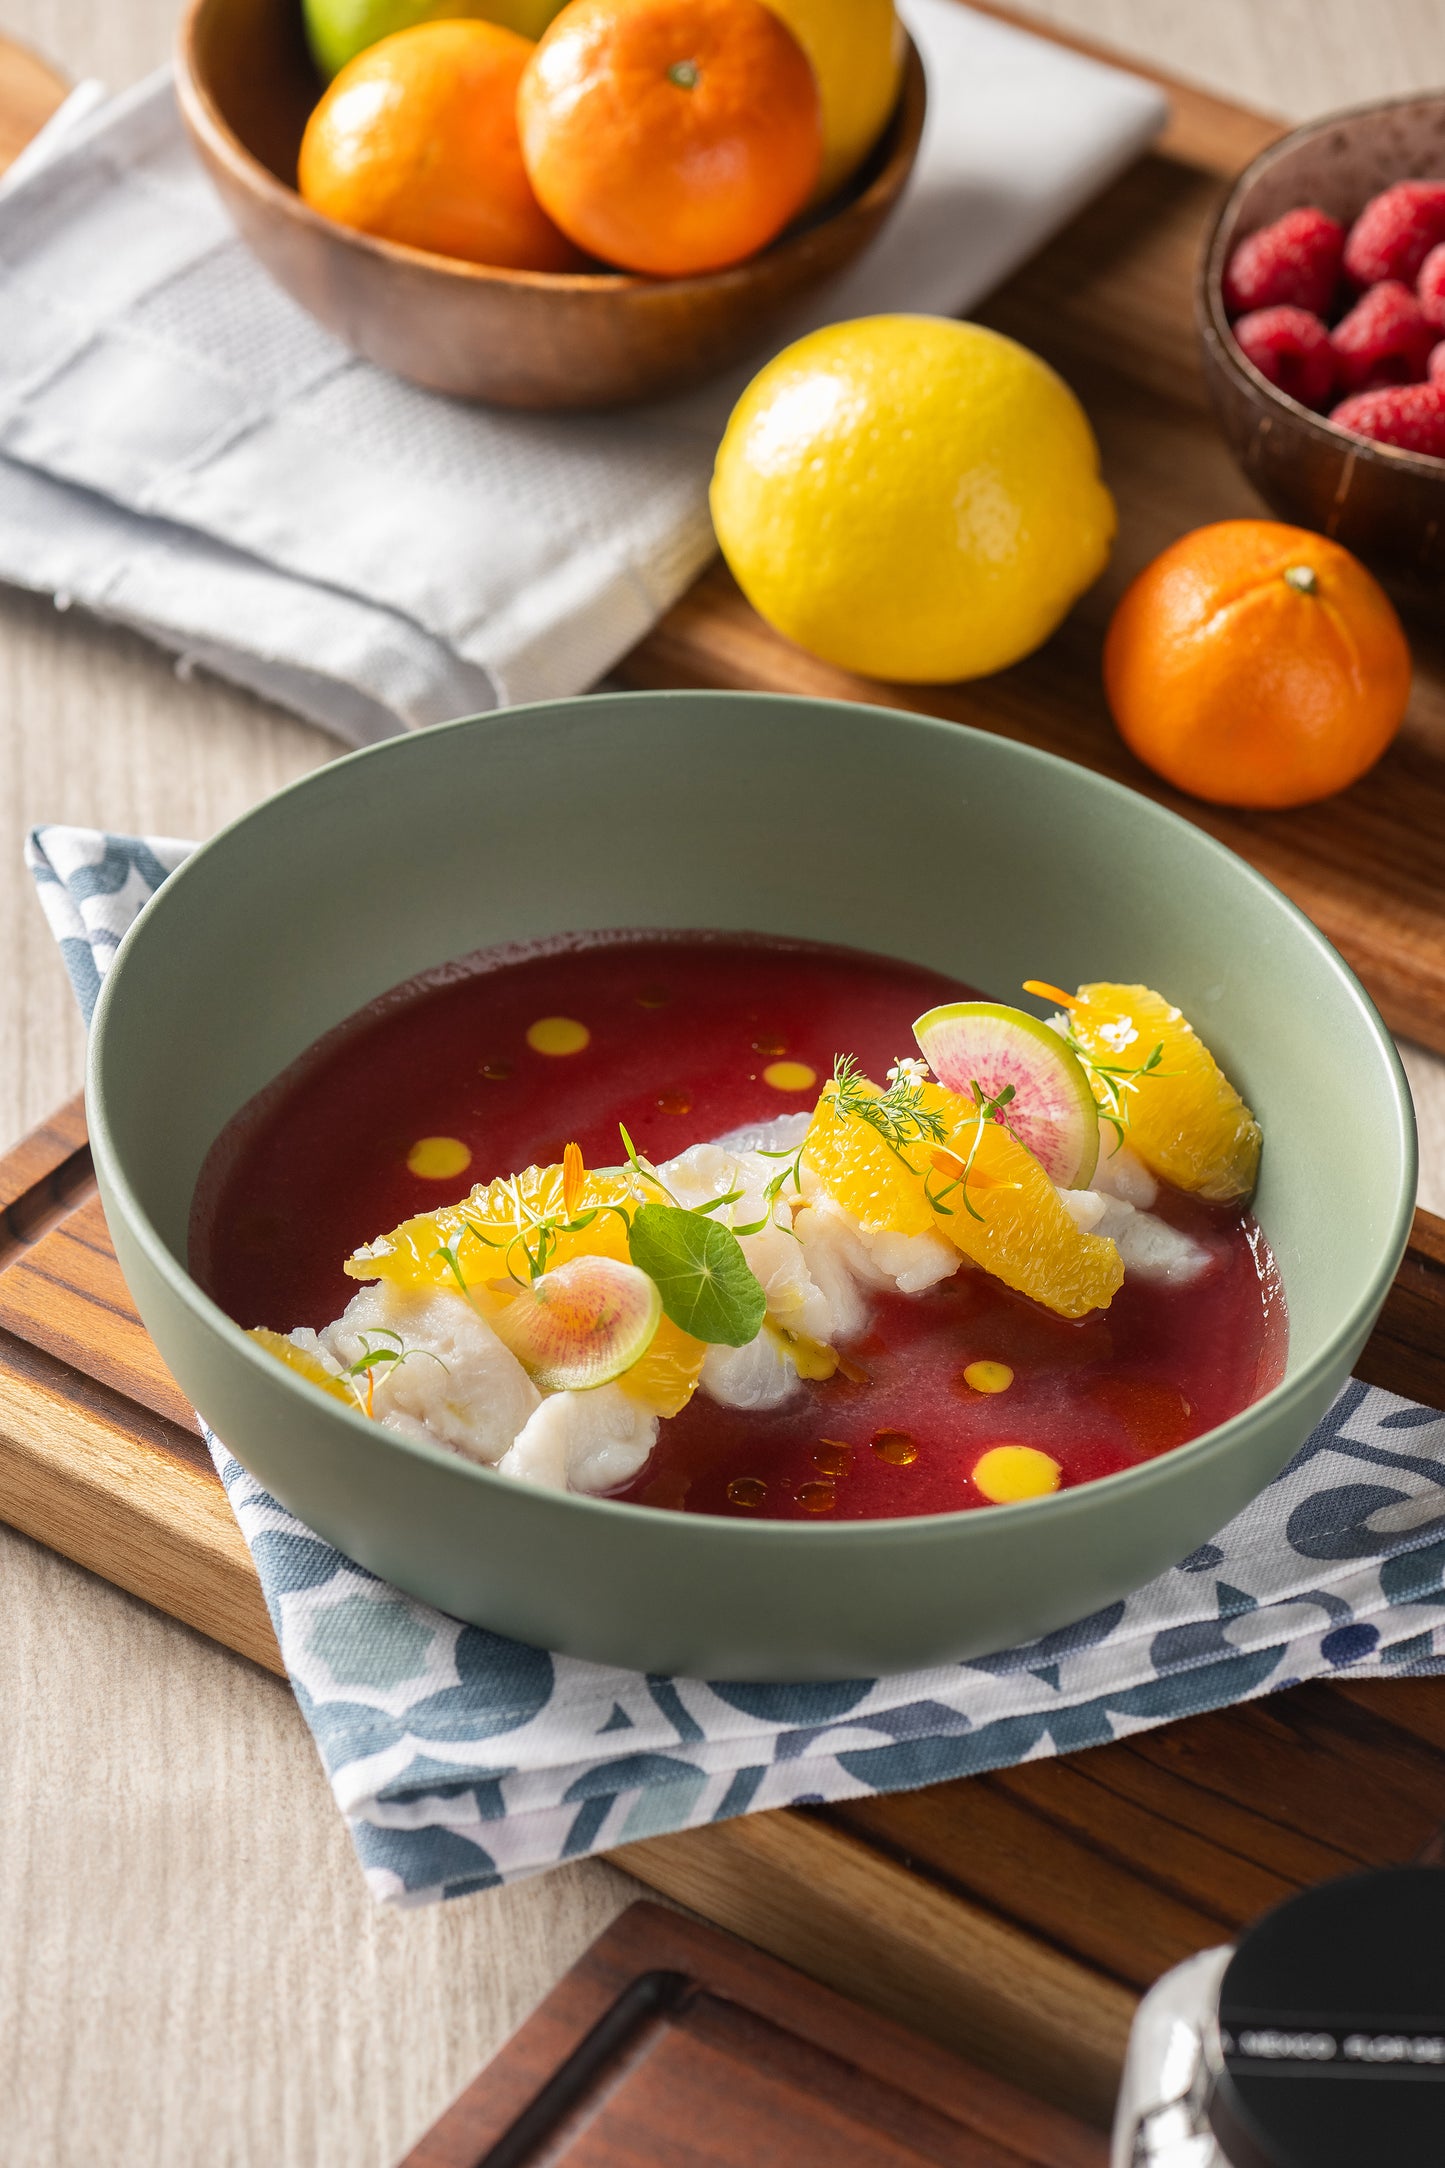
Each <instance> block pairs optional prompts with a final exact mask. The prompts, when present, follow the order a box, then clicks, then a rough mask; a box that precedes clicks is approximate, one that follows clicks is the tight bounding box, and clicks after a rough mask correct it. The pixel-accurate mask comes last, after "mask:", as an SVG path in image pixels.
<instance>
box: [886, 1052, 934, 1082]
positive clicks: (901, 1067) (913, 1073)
mask: <svg viewBox="0 0 1445 2168" xmlns="http://www.w3.org/2000/svg"><path fill="white" fill-rule="evenodd" d="M888 1081H889V1083H890V1084H926V1083H927V1082H928V1064H927V1062H926V1061H919V1060H917V1059H916V1057H915V1056H913V1055H911V1054H905V1055H904V1057H903V1059H902V1060H901V1061H895V1062H894V1064H893V1066H892V1068H891V1069H890V1070H889V1072H888Z"/></svg>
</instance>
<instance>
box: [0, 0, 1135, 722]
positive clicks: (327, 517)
mask: <svg viewBox="0 0 1445 2168" xmlns="http://www.w3.org/2000/svg"><path fill="white" fill-rule="evenodd" d="M903 12H904V13H905V15H906V18H907V21H908V24H909V27H910V29H911V30H912V32H913V35H914V37H915V39H916V40H917V42H918V45H919V47H920V50H921V51H922V53H923V56H924V60H925V64H926V67H927V70H928V79H929V118H928V124H927V128H926V131H925V136H924V141H923V145H922V148H921V151H920V155H919V160H918V165H917V168H916V170H915V173H914V176H913V179H912V182H911V184H910V186H909V189H908V192H907V194H906V197H905V199H904V202H903V203H902V205H901V206H900V207H899V209H898V211H897V212H896V213H895V215H894V217H893V219H892V221H891V222H890V224H889V225H888V226H887V227H886V228H885V230H884V233H883V235H882V236H881V238H880V239H879V241H878V242H877V243H875V245H874V246H873V248H872V249H871V250H870V251H869V253H868V254H867V255H866V256H865V257H864V258H863V259H862V260H861V261H860V262H859V263H858V264H857V265H856V266H855V267H854V268H853V269H852V270H851V271H849V272H848V273H846V274H845V275H844V276H843V277H842V278H840V279H839V280H837V281H835V282H834V283H833V285H832V286H830V287H829V288H828V289H827V290H826V291H825V292H824V293H823V294H821V295H819V296H815V297H814V298H813V299H812V300H811V301H810V302H809V304H808V305H807V306H806V308H804V309H803V310H801V311H800V312H799V313H798V315H797V317H796V319H795V320H794V321H793V322H792V323H791V324H789V325H788V326H787V327H786V330H785V333H784V335H783V336H780V337H779V338H778V339H777V340H776V342H775V345H779V346H780V345H782V344H785V343H786V342H787V340H788V339H790V338H793V337H796V336H797V335H798V334H799V333H800V332H802V331H804V330H808V329H811V328H812V327H813V326H814V325H816V324H819V323H823V322H829V321H836V320H839V319H843V318H848V317H855V316H862V315H869V314H873V313H875V312H877V311H882V310H896V309H912V310H924V311H931V312H950V311H957V310H960V309H964V308H967V307H968V306H970V305H971V304H972V303H974V302H976V301H977V300H978V299H979V298H980V297H981V296H982V295H984V294H985V293H987V292H988V291H989V289H990V288H991V287H993V286H995V285H996V284H997V283H998V282H999V281H1000V280H1001V279H1002V278H1003V277H1004V276H1005V275H1006V274H1007V273H1008V272H1009V271H1011V270H1012V269H1013V268H1014V267H1015V266H1016V265H1018V264H1019V263H1021V262H1022V261H1023V259H1024V258H1025V257H1027V256H1028V255H1029V254H1030V253H1031V252H1032V251H1033V250H1035V249H1036V248H1037V247H1038V246H1039V245H1040V244H1041V243H1042V242H1043V241H1044V240H1045V239H1046V238H1047V237H1048V236H1049V235H1050V234H1051V233H1053V232H1054V231H1056V230H1057V228H1058V227H1059V226H1060V225H1062V224H1063V223H1064V222H1065V221H1066V220H1067V219H1068V218H1070V217H1071V216H1072V215H1073V213H1074V212H1075V211H1076V210H1077V209H1078V208H1079V207H1080V205H1081V204H1083V203H1084V202H1086V201H1087V200H1088V198H1089V197H1090V196H1091V195H1093V194H1095V193H1096V192H1097V191H1098V190H1099V189H1100V188H1101V187H1103V186H1104V185H1105V183H1106V182H1107V181H1109V180H1110V179H1111V178H1112V177H1113V176H1114V175H1115V174H1116V173H1117V172H1119V171H1120V170H1122V168H1123V167H1124V166H1126V165H1127V164H1128V163H1129V162H1130V161H1131V160H1132V159H1133V158H1134V157H1135V156H1136V155H1137V154H1138V153H1139V151H1140V150H1141V149H1142V148H1143V147H1144V145H1145V144H1146V143H1147V142H1148V141H1149V139H1150V138H1151V137H1152V136H1153V134H1154V133H1155V132H1156V131H1157V129H1158V128H1159V126H1160V125H1161V123H1162V120H1163V117H1164V112H1165V107H1164V101H1163V99H1162V98H1161V96H1160V94H1159V93H1158V91H1157V90H1155V89H1154V88H1153V87H1152V86H1151V85H1149V84H1147V83H1144V82H1142V81H1140V80H1139V79H1138V78H1137V77H1135V76H1131V75H1127V74H1125V73H1123V72H1121V71H1119V70H1117V69H1113V68H1107V67H1103V66H1101V65H1099V64H1098V63H1097V62H1095V61H1091V60H1086V59H1083V58H1081V57H1080V56H1079V55H1078V54H1075V53H1070V52H1067V51H1065V50H1064V49H1062V48H1061V47H1059V46H1056V45H1051V44H1049V43H1047V42H1046V41H1044V40H1042V39H1039V38H1036V37H1031V36H1029V35H1027V34H1026V33H1024V32H1023V31H1019V30H1014V29H1011V28H1009V27H1008V26H1006V25H1003V24H1000V23H997V22H993V21H990V20H989V19H988V18H986V17H984V16H981V15H975V14H974V13H972V11H971V10H969V9H968V8H966V7H963V6H960V5H958V4H957V0H904V7H903ZM75 115H76V109H75V108H74V107H72V108H71V109H70V111H69V114H68V116H67V123H68V124H67V125H66V126H65V128H64V129H63V130H62V131H60V132H59V133H58V134H57V135H56V137H55V138H54V142H55V149H54V155H53V156H51V157H48V158H43V157H42V158H40V159H39V162H37V155H36V154H35V153H34V152H33V151H32V153H31V155H30V157H29V160H28V166H29V170H28V172H27V173H26V175H25V176H24V177H23V178H22V179H21V180H20V181H19V183H18V185H16V186H15V187H13V188H11V189H9V190H7V191H5V193H4V195H3V198H0V323H3V325H4V336H3V338H0V579H6V580H10V581H13V582H16V583H18V584H19V585H22V586H26V587H31V588H36V589H39V590H40V591H42V592H48V593H51V594H53V595H54V596H55V598H56V600H57V602H58V603H60V604H62V606H63V605H64V604H66V603H68V602H70V601H75V602H78V603H82V604H84V605H86V606H87V607H88V608H90V609H93V610H96V611H99V612H101V613H102V614H104V615H105V616H107V617H111V618H114V619H117V620H119V621H121V622H123V623H126V624H129V625H133V626H136V627H138V628H139V629H140V630H141V631H143V632H145V633H148V634H149V635H150V636H151V637H153V638H154V639H156V640H158V641H160V642H162V643H163V644H164V645H165V646H166V647H168V648H171V649H174V650H176V651H177V652H178V653H179V654H181V655H182V656H183V657H186V658H188V659H189V660H191V661H194V662H199V663H201V664H204V665H205V666H207V667H209V668H210V669H213V670H215V671H217V672H219V673H220V674H221V675H223V676H225V677H228V678H231V679H234V680H235V681H237V682H238V683H240V684H243V685H247V686H250V687H251V688H253V689H254V690H256V691H258V692H260V693H261V694H263V695H264V696H265V697H266V698H268V699H271V700H275V701H277V702H279V703H280V704H281V705H283V706H285V707H289V708H292V709H294V710H295V711H296V712H297V713H298V714H301V715H304V716H307V717H308V718H309V719H310V720H311V721H313V722H316V723H319V724H320V725H321V726H322V727H323V728H324V729H327V730H330V731H332V732H334V733H335V734H336V735H337V736H338V737H340V738H344V739H346V740H347V741H348V742H349V743H351V744H365V743H368V742H370V741H371V740H374V739H377V738H381V737H386V736H389V735H390V734H391V733H392V732H393V731H395V730H396V729H398V728H401V727H405V726H416V725H420V724H425V723H432V722H439V721H442V720H445V719H447V718H449V717H451V716H454V715H460V714H467V713H473V712H477V711H479V710H482V709H485V708H489V707H492V706H494V705H503V704H506V703H509V702H514V701H528V700H543V699H548V698H552V697H554V696H560V695H564V694H571V693H576V692H580V691H583V690H585V688H586V687H587V686H589V685H592V684H594V683H595V682H596V681H597V679H598V678H599V677H601V676H602V675H603V673H604V672H605V671H606V670H607V669H609V668H610V666H611V665H612V664H613V663H614V662H616V661H617V660H618V658H619V657H620V656H622V655H623V654H625V653H626V652H627V650H628V649H629V648H630V647H632V646H633V645H635V643H636V642H637V641H638V640H640V639H641V638H642V637H643V635H644V634H645V633H646V632H647V631H648V630H649V628H650V627H651V626H652V625H653V624H654V623H655V622H656V620H657V619H658V618H659V617H660V616H661V615H662V613H663V612H664V611H665V610H666V609H667V608H668V607H669V606H670V605H671V604H672V603H673V602H674V601H675V600H676V599H677V597H678V596H679V595H680V594H682V593H683V591H684V590H685V589H686V588H687V587H688V586H689V584H690V583H691V582H692V580H693V579H694V578H695V577H696V576H697V574H698V573H699V572H700V571H701V569H702V567H703V566H704V564H705V563H706V562H707V560H708V558H709V556H710V555H711V553H712V549H713V540H712V530H711V526H710V523H709V520H708V513H707V494H706V493H707V481H708V475H709V473H710V470H711V465H712V457H713V452H714V449H715V447H716V444H717V441H718V438H719V436H720V435H721V432H722V427H723V423H724V422H725V420H726V417H727V414H728V412H729V411H730V408H731V405H732V403H733V400H734V399H735V397H736V395H737V393H738V391H739V390H740V389H741V387H742V385H743V383H744V382H746V380H747V378H748V377H749V375H750V374H751V373H752V370H753V369H754V368H755V367H757V366H758V365H759V362H760V360H761V359H762V357H758V358H757V360H755V361H753V362H751V363H749V364H748V366H747V367H746V368H743V369H741V370H739V371H734V372H733V373H732V374H731V376H730V377H729V378H727V379H725V380H723V381H721V382H719V383H717V384H714V385H710V386H708V387H706V388H704V389H703V390H702V391H701V392H698V393H695V394H693V395H692V396H690V397H688V398H686V399H680V400H675V401H671V402H667V403H664V404H659V405H655V406H650V407H646V408H640V409H632V410H627V411H623V412H618V413H614V414H607V415H592V416H580V415H537V414H518V413H506V412H503V411H500V410H497V409H486V408H481V407H470V406H467V405H465V404H464V403H462V402H460V401H458V400H453V399H447V398H443V397H441V396H439V395H436V394H433V393H430V392H424V391H420V390H418V389H416V387H415V386H413V385H410V384H406V383H403V382H401V381H400V380H399V379H397V378H394V377H390V376H388V375H387V374H386V373H385V372H384V371H382V370H380V369H377V368H374V367H373V366H372V365H371V364H370V363H368V362H363V361H360V360H357V359H356V358H355V357H354V356H352V355H351V354H350V353H349V352H348V351H347V350H346V349H345V348H344V347H342V346H341V345H340V344H339V343H338V342H337V341H336V340H335V339H333V338H332V337H331V336H330V334H329V333H327V332H325V331H323V330H322V329H321V328H320V327H319V325H317V324H315V323H313V322H312V320H311V318H310V317H309V316H307V315H305V314H304V313H303V311H302V310H300V309H299V308H298V307H297V306H296V305H295V304H294V303H293V302H291V301H290V300H289V299H288V298H287V297H286V295H285V294H283V293H282V292H281V290H280V289H279V287H277V286H275V285H273V284H272V282H271V281H270V279H269V278H268V277H267V275H266V274H265V272H263V271H262V270H261V269H260V267H259V265H258V264H256V262H255V261H254V260H253V259H252V257H251V256H250V255H249V253H248V252H247V251H246V249H245V248H244V246H243V245H242V243H241V242H240V241H239V240H238V239H237V237H236V235H235V233H234V232H233V230H232V228H231V226H230V224H229V222H228V220H227V218H226V216H225V213H224V212H223V211H222V209H221V206H220V203H219V201H218V199H217V198H216V196H215V195H214V194H213V192H212V189H211V186H210V183H209V182H208V180H207V179H206V177H205V174H204V173H203V171H202V170H201V167H200V166H199V164H198V163H197V161H196V160H195V158H194V157H193V156H192V154H191V151H190V149H189V147H188V144H187V142H186V139H185V136H184V134H183V132H182V128H181V123H180V118H179V115H178V112H177V109H176V104H175V98H174V94H173V91H172V88H171V84H170V81H169V78H168V77H157V78H153V79H152V80H151V81H149V82H147V83H143V84H141V85H140V86H139V87H138V88H137V89H135V90H132V91H129V92H127V93H126V94H125V95H123V96H121V97H118V98H116V99H114V100H113V101H111V102H110V103H108V104H106V105H104V106H103V107H101V109H100V110H99V111H96V112H92V113H90V114H89V116H88V117H86V116H84V114H82V116H81V117H80V118H78V119H77V118H76V117H75ZM44 149H45V146H44V145H42V146H41V150H42V151H43V150H44Z"/></svg>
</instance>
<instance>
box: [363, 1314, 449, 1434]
mask: <svg viewBox="0 0 1445 2168" xmlns="http://www.w3.org/2000/svg"><path fill="white" fill-rule="evenodd" d="M373 1340H391V1341H393V1342H395V1345H394V1346H392V1347H373V1346H372V1344H371V1343H372V1341H373ZM361 1345H362V1349H363V1353H362V1354H360V1355H358V1356H357V1358H356V1361H355V1362H354V1363H348V1365H347V1367H346V1368H345V1369H344V1370H343V1371H342V1373H341V1375H342V1376H343V1377H344V1378H351V1379H353V1380H356V1379H361V1378H365V1380H366V1412H367V1414H368V1415H370V1416H373V1417H374V1416H375V1413H376V1405H375V1403H376V1373H377V1371H378V1370H380V1369H382V1368H383V1367H385V1369H386V1375H387V1376H388V1377H392V1376H394V1375H395V1373H396V1372H397V1371H398V1370H399V1369H400V1368H401V1366H402V1364H403V1363H406V1362H410V1361H411V1359H412V1357H413V1356H414V1355H425V1356H426V1358H427V1360H428V1362H434V1363H441V1367H442V1369H443V1370H445V1369H446V1368H447V1365H446V1364H445V1363H444V1362H442V1359H441V1357H440V1355H436V1354H433V1352H432V1350H431V1349H430V1348H429V1347H408V1346H407V1344H406V1342H405V1341H404V1340H403V1339H402V1337H401V1334H400V1333H399V1332H393V1331H392V1330H391V1327H390V1326H389V1325H370V1326H368V1327H367V1329H366V1330H365V1331H364V1332H363V1333H362V1335H361ZM352 1390H353V1391H354V1392H355V1393H356V1395H357V1398H358V1399H360V1397H361V1392H360V1386H359V1385H357V1384H353V1387H352Z"/></svg>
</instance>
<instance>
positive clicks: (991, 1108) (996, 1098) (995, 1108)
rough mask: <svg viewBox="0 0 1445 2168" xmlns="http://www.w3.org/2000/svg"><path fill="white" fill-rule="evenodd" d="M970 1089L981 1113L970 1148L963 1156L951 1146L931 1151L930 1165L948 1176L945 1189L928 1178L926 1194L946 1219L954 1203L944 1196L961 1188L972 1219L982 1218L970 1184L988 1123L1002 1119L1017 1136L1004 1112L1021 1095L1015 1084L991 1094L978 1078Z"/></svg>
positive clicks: (950, 1215)
mask: <svg viewBox="0 0 1445 2168" xmlns="http://www.w3.org/2000/svg"><path fill="white" fill-rule="evenodd" d="M969 1090H970V1091H971V1092H972V1094H973V1103H974V1106H975V1108H976V1109H977V1112H976V1114H975V1116H974V1123H973V1136H972V1138H971V1139H970V1141H969V1147H968V1150H967V1152H966V1153H964V1155H963V1156H962V1157H960V1156H959V1154H958V1153H957V1152H953V1151H949V1150H947V1149H945V1150H942V1151H934V1152H930V1154H929V1165H930V1166H931V1167H932V1169H933V1171H934V1173H935V1174H941V1175H944V1176H946V1177H947V1180H946V1182H945V1184H944V1187H943V1188H942V1189H941V1190H936V1189H934V1187H933V1186H932V1184H931V1182H929V1181H928V1180H927V1179H926V1178H925V1180H924V1185H923V1188H924V1194H925V1195H926V1197H927V1198H928V1201H929V1203H930V1204H931V1205H932V1207H933V1209H934V1211H935V1212H941V1213H942V1214H943V1216H944V1218H945V1219H952V1217H953V1206H952V1205H951V1204H945V1202H944V1199H945V1198H946V1197H951V1196H952V1194H953V1192H954V1191H955V1190H959V1191H961V1193H962V1199H963V1209H964V1211H965V1212H967V1214H968V1216H969V1218H970V1219H976V1220H980V1221H981V1220H982V1218H983V1214H982V1212H980V1211H979V1209H978V1206H977V1205H976V1204H975V1203H974V1201H973V1199H972V1197H970V1195H969V1193H968V1185H969V1182H970V1180H971V1179H972V1178H973V1171H974V1167H973V1163H974V1161H975V1160H976V1159H977V1158H978V1148H979V1146H980V1145H981V1144H982V1142H983V1134H984V1125H985V1124H986V1123H988V1122H998V1123H1000V1124H1001V1126H1002V1127H1003V1128H1005V1129H1008V1131H1009V1135H1010V1136H1012V1135H1013V1131H1012V1129H1009V1124H1008V1117H1007V1116H1006V1114H1005V1113H1004V1109H1005V1107H1008V1106H1011V1105H1012V1104H1013V1101H1014V1099H1015V1097H1016V1096H1017V1094H1016V1092H1015V1089H1014V1086H1013V1085H1012V1084H1005V1086H1004V1088H1003V1090H1002V1091H1001V1092H995V1093H993V1094H992V1096H990V1094H989V1093H988V1092H986V1091H985V1090H984V1088H983V1086H982V1085H981V1084H980V1083H979V1081H978V1078H977V1077H974V1078H973V1079H972V1080H971V1081H970V1083H969ZM1017 1186H1018V1185H1017V1183H1009V1184H1006V1185H1005V1184H997V1183H992V1182H991V1183H990V1184H989V1187H990V1188H999V1187H1008V1188H1017Z"/></svg>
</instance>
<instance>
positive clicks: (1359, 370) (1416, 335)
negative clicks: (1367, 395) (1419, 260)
mask: <svg viewBox="0 0 1445 2168" xmlns="http://www.w3.org/2000/svg"><path fill="white" fill-rule="evenodd" d="M1330 343H1331V345H1332V346H1333V347H1334V350H1335V361H1336V364H1337V366H1338V368H1339V376H1340V382H1341V383H1342V384H1343V385H1344V387H1345V389H1346V391H1364V390H1366V389H1369V390H1372V391H1375V390H1382V389H1383V388H1384V387H1385V386H1386V385H1388V384H1418V383H1419V381H1420V379H1421V377H1422V376H1423V375H1424V374H1425V363H1426V361H1427V359H1428V358H1429V353H1430V349H1431V347H1432V346H1433V345H1434V344H1435V333H1434V331H1433V330H1432V328H1431V327H1430V325H1429V324H1427V323H1426V321H1425V316H1424V312H1423V310H1422V309H1421V307H1420V304H1419V302H1418V301H1417V300H1416V299H1415V296H1414V295H1413V294H1412V293H1411V291H1410V289H1409V287H1408V286H1402V285H1401V284H1400V281H1399V280H1398V279H1385V280H1384V281H1383V282H1382V283H1381V284H1380V285H1378V286H1372V287H1371V288H1370V290H1369V292H1368V293H1367V294H1361V296H1360V298H1359V300H1358V301H1357V302H1356V303H1355V305H1354V307H1353V308H1352V309H1351V311H1350V313H1349V315H1348V316H1343V317H1341V319H1340V321H1339V322H1338V323H1337V324H1336V326H1335V328H1334V330H1333V331H1332V332H1331V333H1330Z"/></svg>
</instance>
